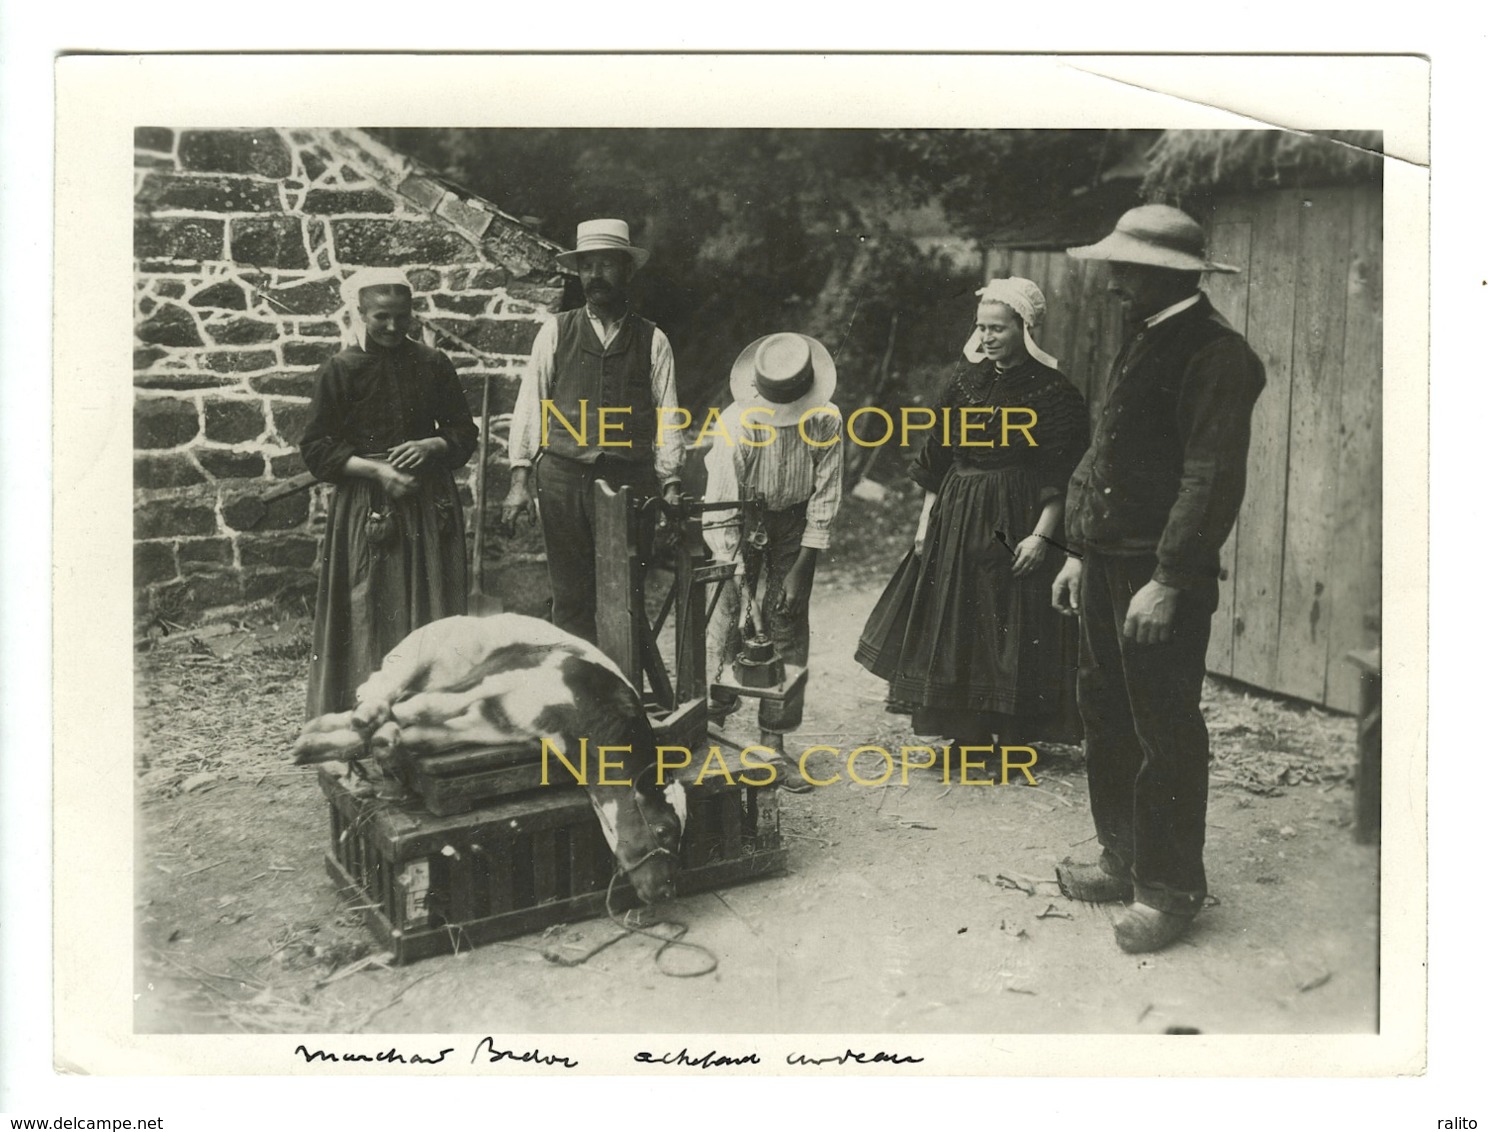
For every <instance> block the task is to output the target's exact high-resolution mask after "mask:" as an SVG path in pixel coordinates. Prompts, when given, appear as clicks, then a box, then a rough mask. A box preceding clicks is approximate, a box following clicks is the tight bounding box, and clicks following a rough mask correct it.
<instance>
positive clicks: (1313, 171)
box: [1142, 130, 1384, 204]
mask: <svg viewBox="0 0 1488 1132" xmlns="http://www.w3.org/2000/svg"><path fill="white" fill-rule="evenodd" d="M1383 150H1384V135H1383V134H1381V133H1380V131H1378V130H1338V131H1332V132H1320V133H1300V132H1297V131H1293V130H1166V131H1164V132H1163V134H1162V136H1161V137H1159V138H1158V139H1157V141H1156V143H1154V145H1153V146H1152V148H1151V149H1150V150H1148V151H1147V155H1146V157H1147V175H1146V176H1145V177H1144V178H1143V181H1142V195H1143V196H1144V197H1145V198H1146V199H1147V200H1149V201H1165V202H1169V203H1175V204H1181V203H1182V202H1183V201H1185V200H1187V199H1191V198H1194V197H1215V196H1221V195H1224V194H1228V193H1243V192H1252V191H1255V190H1258V189H1297V188H1317V187H1322V186H1327V185H1354V184H1368V183H1371V182H1373V183H1378V181H1379V178H1380V176H1381V174H1382V170H1383V168H1384V158H1383V156H1382V154H1383Z"/></svg>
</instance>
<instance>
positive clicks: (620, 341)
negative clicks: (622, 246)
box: [544, 307, 656, 463]
mask: <svg viewBox="0 0 1488 1132" xmlns="http://www.w3.org/2000/svg"><path fill="white" fill-rule="evenodd" d="M655 333H656V324H655V323H654V322H648V321H647V320H646V319H644V318H642V317H641V316H640V315H637V314H627V315H626V316H625V318H624V320H623V321H622V322H621V323H620V329H619V331H618V332H617V333H616V334H615V337H614V338H613V339H612V340H611V341H610V344H609V345H608V346H603V345H601V344H600V341H599V337H598V336H597V335H596V334H595V333H594V327H593V326H592V325H590V323H589V318H588V316H587V314H586V313H585V310H584V308H583V307H580V308H579V309H578V310H571V311H564V312H563V313H562V314H560V315H559V316H558V341H557V344H556V345H555V347H554V350H553V380H552V386H551V397H552V402H553V408H554V409H555V410H556V411H557V412H558V413H561V414H562V415H563V417H564V419H565V420H567V421H568V422H569V424H570V425H571V426H572V427H573V432H574V433H578V434H579V436H581V437H582V438H583V440H584V443H583V444H580V443H579V437H577V436H575V435H573V433H570V431H569V429H568V428H566V427H564V425H563V422H562V421H560V420H558V419H557V417H556V416H554V415H553V413H551V412H545V414H544V415H545V417H546V426H545V427H546V429H547V434H548V435H547V450H548V451H549V452H554V453H556V454H557V455H559V456H566V457H568V458H569V459H570V460H582V461H584V462H585V463H592V462H593V461H594V460H595V459H597V458H598V457H599V456H600V455H601V454H604V455H606V456H612V457H615V458H617V459H621V460H635V461H637V462H639V461H642V460H644V461H646V462H648V463H649V462H650V461H651V459H652V449H653V447H654V446H655V444H656V401H655V398H654V397H653V396H652V393H651V337H652V335H653V334H655ZM580 402H587V404H584V405H581V404H580ZM601 408H609V409H617V408H628V409H629V410H630V412H628V413H616V412H611V413H607V414H606V417H607V423H608V425H609V426H610V427H608V428H606V430H605V432H604V436H603V444H601V443H600V441H601V436H600V431H599V425H600V416H599V410H600V409H601Z"/></svg>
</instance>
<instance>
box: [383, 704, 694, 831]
mask: <svg viewBox="0 0 1488 1132" xmlns="http://www.w3.org/2000/svg"><path fill="white" fill-rule="evenodd" d="M651 725H652V729H653V730H654V731H655V733H656V741H657V742H658V743H663V744H667V745H670V746H683V747H688V748H690V749H692V750H694V751H696V750H698V749H699V748H701V747H702V746H703V744H705V743H706V741H707V727H708V714H707V704H706V703H705V702H704V700H703V699H702V698H701V697H699V698H697V699H694V700H689V701H688V702H687V703H685V704H683V705H682V706H681V707H680V708H678V709H677V710H676V711H674V712H670V713H665V714H659V715H656V716H653V718H652V720H651ZM546 770H547V774H548V778H549V783H552V782H555V781H556V782H563V783H568V782H571V781H572V777H571V776H570V775H569V774H568V772H567V771H566V770H565V769H564V766H563V763H562V761H561V760H559V759H556V758H555V759H549V765H548V767H547V768H546ZM543 774H544V767H543V761H542V743H541V741H540V740H537V739H529V740H524V741H522V742H517V743H502V744H500V745H497V746H487V747H477V746H472V747H469V748H463V749H460V750H455V751H443V752H441V753H439V754H437V755H423V756H420V757H418V758H414V759H410V760H409V784H410V785H411V786H412V788H413V791H414V793H415V794H417V795H418V796H419V797H420V798H421V799H423V803H424V807H425V808H426V809H428V811H429V812H430V813H432V814H436V815H438V816H439V817H450V816H452V815H455V814H466V813H469V812H470V811H472V810H474V809H476V808H477V807H479V806H483V805H489V804H490V803H492V802H494V801H496V800H497V799H499V798H505V797H509V796H511V795H516V794H524V793H527V792H528V791H531V790H537V789H545V788H548V787H545V785H544V783H543Z"/></svg>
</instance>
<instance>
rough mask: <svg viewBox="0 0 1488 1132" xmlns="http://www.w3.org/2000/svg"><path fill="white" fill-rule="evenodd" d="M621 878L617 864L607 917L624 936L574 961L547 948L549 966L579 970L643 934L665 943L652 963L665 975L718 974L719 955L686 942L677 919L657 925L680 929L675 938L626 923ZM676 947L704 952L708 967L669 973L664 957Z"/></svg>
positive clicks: (607, 892) (693, 976)
mask: <svg viewBox="0 0 1488 1132" xmlns="http://www.w3.org/2000/svg"><path fill="white" fill-rule="evenodd" d="M665 852H667V850H665V849H661V848H657V849H653V850H651V852H650V853H647V854H646V856H644V857H642V858H641V859H640V860H639V861H637V862H636V865H642V864H644V863H645V862H646V861H647V860H649V859H650V858H651V857H654V856H655V855H656V854H657V853H665ZM621 876H622V871H621V869H620V868H619V866H618V865H617V866H616V868H615V872H614V873H613V875H611V877H610V884H609V887H608V888H606V889H605V915H607V916H608V917H609V919H610V923H612V924H614V925H615V926H616V927H617V928H619V929H620V934H619V935H617V936H612V937H610V938H609V939H607V940H605V941H604V942H603V943H600V944H597V945H596V946H594V947H591V948H590V949H589V950H588V951H586V952H584V954H583V955H580V956H578V957H577V958H573V959H570V958H569V957H567V956H564V955H559V954H558V953H557V952H554V951H549V950H546V949H545V950H544V951H543V953H542V955H543V958H544V959H546V960H547V961H548V962H549V963H555V964H557V965H558V966H560V967H579V966H582V965H583V964H585V963H587V962H589V960H591V959H593V958H594V957H595V956H596V955H598V954H599V953H600V952H601V951H603V950H605V948H607V947H612V946H614V945H615V944H617V943H619V942H620V941H621V940H622V939H625V938H627V937H629V936H632V935H643V936H645V937H646V938H647V939H654V940H657V941H659V942H660V943H661V946H660V947H658V948H657V949H656V951H655V952H654V953H653V954H652V956H651V959H652V962H654V963H655V964H656V966H657V967H658V968H659V969H660V970H661V973H662V974H663V975H668V976H670V977H671V978H674V979H696V978H698V977H700V976H702V975H711V974H712V973H713V972H714V971H716V970H718V956H717V955H715V954H714V953H713V952H712V951H710V950H709V949H708V948H706V947H704V946H703V945H702V944H700V943H685V942H683V940H682V937H683V936H685V935H686V934H687V931H688V928H687V925H686V924H682V923H678V922H677V921H675V920H658V921H657V922H656V924H655V926H656V927H665V928H676V929H677V930H676V932H675V933H674V934H672V935H663V934H661V933H660V932H654V931H648V930H646V929H645V928H643V927H641V926H640V925H638V924H630V923H627V922H626V921H625V920H622V919H621V918H620V917H618V916H616V915H615V883H616V882H617V881H618V880H619V879H620V877H621ZM629 915H630V913H626V916H627V918H628V917H629ZM673 947H686V948H690V949H691V950H693V951H700V952H702V953H703V955H705V956H706V957H707V960H706V961H707V966H705V967H700V968H699V969H698V970H696V971H675V970H670V971H669V970H668V969H667V967H666V964H664V963H663V962H662V961H661V957H662V956H663V955H665V954H666V953H667V951H669V950H670V949H671V948H673Z"/></svg>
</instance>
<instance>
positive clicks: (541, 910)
mask: <svg viewBox="0 0 1488 1132" xmlns="http://www.w3.org/2000/svg"><path fill="white" fill-rule="evenodd" d="M729 765H730V769H731V771H732V773H733V774H734V776H735V779H736V780H737V777H738V774H739V770H740V768H739V765H738V763H737V762H733V761H730V763H729ZM320 785H321V789H322V791H323V792H324V793H325V795H326V798H327V799H328V800H329V802H330V816H331V851H330V852H329V853H327V854H326V871H327V872H328V873H329V874H330V877H331V880H332V881H333V882H334V883H335V884H336V885H337V886H338V887H339V888H341V890H342V892H343V895H345V896H347V897H348V898H349V899H351V900H352V901H353V902H354V903H356V904H358V905H361V906H363V907H362V912H363V917H364V919H365V920H366V923H367V925H368V926H369V927H370V928H371V929H372V932H373V934H375V935H376V936H377V937H378V939H379V940H381V942H382V944H383V945H384V946H385V947H386V948H388V950H390V951H391V952H392V954H393V961H394V962H395V963H406V962H410V961H412V960H414V959H421V958H424V957H425V956H429V955H437V954H444V953H449V952H455V951H463V950H466V949H468V948H471V947H475V946H478V945H480V944H482V943H490V942H491V941H493V940H498V939H509V938H511V937H513V936H519V935H525V934H526V933H528V932H532V931H537V930H539V929H541V928H545V927H547V926H549V925H551V924H555V923H561V922H567V921H574V920H584V919H590V918H593V917H595V916H600V915H603V914H604V911H605V893H606V889H607V887H608V885H609V883H610V877H611V874H612V873H613V871H614V857H613V855H612V854H611V852H610V848H609V845H608V844H607V843H606V842H605V839H604V835H603V834H602V833H601V832H600V828H599V822H598V820H597V819H596V818H595V816H594V811H593V809H592V808H591V806H590V805H589V796H588V794H587V793H585V791H584V790H582V789H581V788H579V787H573V786H566V787H550V788H545V789H540V790H537V791H534V792H531V793H528V794H523V795H519V796H516V797H511V798H504V799H500V800H498V801H496V802H494V803H492V804H489V805H486V806H482V807H481V808H479V809H477V810H474V811H472V812H470V813H467V814H462V815H458V816H446V817H440V816H438V815H434V814H430V813H428V812H427V811H425V810H424V809H423V808H422V807H421V806H419V805H418V804H417V803H412V804H400V803H389V802H385V801H380V800H377V799H375V798H371V797H368V796H365V795H359V794H354V793H352V792H351V791H350V790H348V789H347V787H346V785H345V782H344V781H343V780H342V778H341V777H340V776H339V775H337V774H336V773H335V772H334V771H332V770H331V769H330V768H328V767H322V768H321V772H320ZM785 863H786V854H785V849H784V848H782V846H781V840H780V806H779V790H778V788H777V787H775V786H769V787H746V786H742V785H739V784H737V781H736V784H735V785H732V786H730V785H729V784H728V783H727V782H725V780H724V779H723V777H722V776H717V777H714V776H710V777H709V778H708V779H706V780H705V781H704V782H702V783H697V784H694V785H692V786H690V787H689V788H688V792H687V829H686V833H685V835H684V837H683V842H682V860H681V867H680V868H679V870H678V873H677V892H678V895H687V894H689V893H694V892H706V891H708V890H710V889H714V888H720V887H722V886H724V885H728V884H735V883H738V882H740V881H744V880H749V879H752V878H754V877H758V876H762V875H765V874H767V873H773V872H778V871H780V870H782V869H783V868H784V867H785ZM639 903H640V900H639V898H638V897H637V896H636V895H635V892H634V890H633V889H632V888H631V887H630V885H629V884H628V883H627V882H625V881H623V880H622V881H620V882H618V883H617V884H616V885H615V891H614V898H613V904H614V907H615V908H616V910H620V909H624V908H633V907H635V906H636V905H637V904H639Z"/></svg>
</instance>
